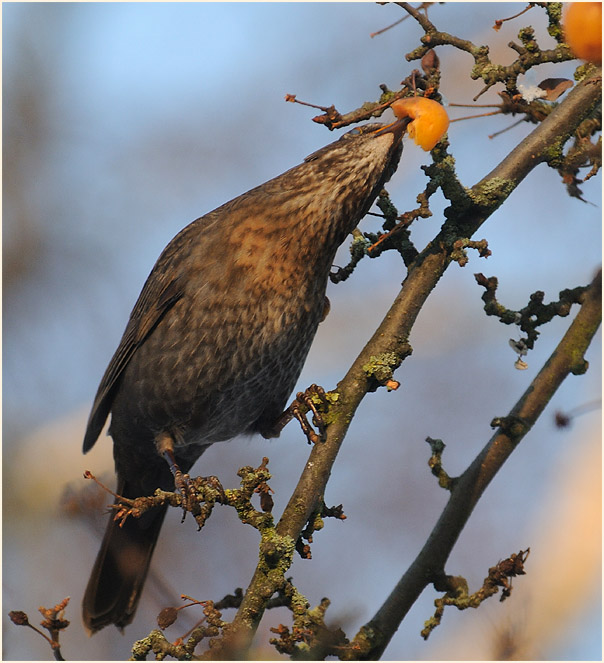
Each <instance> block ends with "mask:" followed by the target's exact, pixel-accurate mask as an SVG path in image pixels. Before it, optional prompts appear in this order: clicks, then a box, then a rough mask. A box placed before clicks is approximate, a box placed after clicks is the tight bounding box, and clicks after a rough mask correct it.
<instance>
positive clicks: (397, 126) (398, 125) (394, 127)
mask: <svg viewBox="0 0 604 663" xmlns="http://www.w3.org/2000/svg"><path fill="white" fill-rule="evenodd" d="M412 120H413V118H411V117H408V116H407V117H402V118H401V119H400V120H395V121H394V122H391V123H390V124H386V125H384V126H383V127H381V128H380V129H377V131H375V132H374V136H381V135H382V134H394V142H395V143H399V142H400V141H401V140H402V139H403V136H404V134H405V131H406V130H407V125H408V124H409V123H410V122H412Z"/></svg>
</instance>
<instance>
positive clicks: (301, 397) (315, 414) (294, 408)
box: [275, 384, 327, 444]
mask: <svg viewBox="0 0 604 663" xmlns="http://www.w3.org/2000/svg"><path fill="white" fill-rule="evenodd" d="M326 402H327V399H326V396H325V390H324V389H323V387H320V386H319V385H316V384H311V385H310V387H308V389H307V390H306V391H299V392H298V393H297V394H296V398H295V399H294V400H293V401H292V403H291V405H290V406H289V407H288V408H287V409H286V410H285V412H284V413H283V414H282V415H281V416H280V417H279V419H278V421H277V425H276V427H275V428H277V427H279V428H278V429H279V432H280V431H281V429H282V428H283V427H284V426H285V424H287V423H288V422H289V421H291V420H292V419H297V420H298V422H299V424H300V427H301V428H302V432H303V433H304V435H306V439H307V440H308V443H309V444H316V443H317V442H322V441H323V440H324V438H325V429H326V426H325V421H324V419H323V415H322V414H321V412H320V408H321V406H322V405H323V404H325V403H326ZM308 412H312V423H313V424H314V425H315V426H316V428H317V431H318V433H317V432H315V430H314V429H313V427H312V426H311V424H310V423H309V422H308V419H307V418H306V415H307V413H308Z"/></svg>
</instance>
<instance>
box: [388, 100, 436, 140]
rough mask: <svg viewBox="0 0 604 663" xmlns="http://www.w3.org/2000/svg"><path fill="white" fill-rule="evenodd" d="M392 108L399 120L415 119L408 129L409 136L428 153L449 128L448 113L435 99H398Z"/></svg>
mask: <svg viewBox="0 0 604 663" xmlns="http://www.w3.org/2000/svg"><path fill="white" fill-rule="evenodd" d="M391 108H392V110H393V111H394V114H395V115H396V117H398V118H399V119H401V118H403V117H411V118H413V121H412V122H410V123H409V126H408V127H407V131H408V133H409V136H411V138H413V140H414V141H415V142H416V143H417V145H419V146H420V147H422V148H423V149H424V150H426V151H427V152H428V151H429V150H431V149H432V148H433V147H434V146H435V145H436V143H438V141H439V140H440V139H441V138H442V137H443V136H444V134H445V132H446V131H447V129H448V128H449V116H448V115H447V111H446V110H445V109H444V108H443V107H442V106H441V105H440V104H439V103H438V102H437V101H434V100H433V99H426V98H425V97H408V98H407V99H397V100H396V101H394V102H393V103H392V105H391Z"/></svg>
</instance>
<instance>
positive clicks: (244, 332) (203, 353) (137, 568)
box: [82, 118, 410, 635]
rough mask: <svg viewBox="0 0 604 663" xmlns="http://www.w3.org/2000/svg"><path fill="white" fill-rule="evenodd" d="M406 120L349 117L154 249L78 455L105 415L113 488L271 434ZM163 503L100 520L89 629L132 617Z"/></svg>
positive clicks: (147, 484)
mask: <svg viewBox="0 0 604 663" xmlns="http://www.w3.org/2000/svg"><path fill="white" fill-rule="evenodd" d="M409 121H410V118H404V119H399V120H397V121H395V122H393V123H391V124H382V123H375V122H371V123H368V124H364V125H359V126H357V127H356V128H354V129H352V130H351V131H348V132H347V133H345V134H343V135H342V136H341V137H340V138H339V139H338V140H336V141H335V142H332V143H330V144H328V145H326V146H325V147H323V148H321V149H319V150H318V151H316V152H314V153H313V154H311V155H310V156H308V157H306V159H304V161H303V163H301V164H300V165H298V166H295V167H293V168H291V169H290V170H288V171H286V172H285V173H283V174H282V175H279V176H278V177H275V178H274V179H271V180H269V181H268V182H265V183H264V184H261V185H260V186H257V187H255V188H253V189H251V190H250V191H248V192H247V193H244V194H242V195H241V196H238V197H237V198H234V199H233V200H231V201H230V202H227V203H225V204H224V205H222V206H220V207H218V208H217V209H215V210H213V211H211V212H209V213H208V214H205V215H204V216H202V217H200V218H198V219H196V220H195V221H193V222H192V223H190V224H189V225H188V226H186V227H185V228H184V229H183V230H181V231H180V232H179V233H178V234H177V235H176V236H175V237H174V239H172V240H171V241H170V243H169V244H168V245H167V246H166V248H165V249H164V250H163V252H162V253H161V255H160V257H159V258H158V260H157V262H156V264H155V266H154V267H153V269H152V271H151V273H150V274H149V276H148V278H147V280H146V282H145V284H144V286H143V288H142V291H141V293H140V295H139V297H138V300H137V301H136V303H135V305H134V308H133V310H132V312H131V314H130V318H129V320H128V323H127V325H126V329H125V331H124V334H123V336H122V339H121V341H120V343H119V345H118V347H117V350H116V351H115V353H114V355H113V357H112V358H111V361H110V362H109V365H108V367H107V369H106V371H105V373H104V375H103V377H102V379H101V382H100V385H99V387H98V391H97V393H96V396H95V399H94V402H93V405H92V410H91V412H90V416H89V419H88V423H87V427H86V431H85V436H84V443H83V451H84V453H86V452H88V451H89V450H90V449H91V448H92V446H93V445H94V444H95V442H96V441H97V439H98V437H99V435H100V433H101V431H102V429H103V428H104V426H105V423H106V420H107V418H108V417H109V415H110V416H111V421H110V425H109V429H108V433H109V435H110V436H111V438H112V440H113V456H114V461H115V470H116V473H117V493H118V495H120V496H122V497H125V498H129V499H134V498H137V497H140V496H147V495H153V493H154V491H155V490H156V489H157V488H161V489H163V490H174V487H175V479H174V472H175V469H177V470H179V471H181V472H185V473H186V472H188V471H189V470H190V469H191V467H192V466H193V464H194V463H195V462H196V461H197V459H198V458H199V457H200V456H201V455H202V454H203V452H204V451H205V450H206V449H207V448H208V447H209V446H210V445H211V444H214V443H216V442H220V441H223V440H229V439H232V438H234V437H236V436H237V435H241V434H254V433H260V434H261V435H263V436H264V437H275V436H278V433H279V430H278V428H279V426H278V422H279V420H280V416H281V415H282V414H283V412H284V409H285V407H286V403H287V399H288V397H289V395H290V394H291V392H292V390H293V388H294V386H295V384H296V382H297V380H298V377H299V375H300V372H301V370H302V367H303V364H304V362H305V360H306V356H307V354H308V352H309V349H310V346H311V343H312V340H313V338H314V336H315V333H316V331H317V327H318V325H319V323H320V321H321V319H322V317H323V313H324V308H325V301H326V297H325V292H326V288H327V283H328V279H329V274H330V270H331V268H332V263H333V260H334V257H335V253H336V251H337V249H338V247H339V246H340V245H341V244H342V243H343V242H344V240H345V239H346V236H347V235H348V234H349V233H351V232H352V231H353V230H354V229H355V228H356V227H357V225H358V223H359V222H360V220H361V218H362V217H363V216H364V215H365V214H366V213H367V212H368V211H369V209H370V207H371V205H372V204H373V202H374V201H375V199H376V197H377V195H378V194H379V192H380V191H381V190H382V188H383V186H384V184H385V183H386V182H387V181H388V180H389V179H390V178H391V176H392V175H393V173H394V172H395V170H396V169H397V166H398V163H399V160H400V158H401V154H402V149H403V145H402V138H403V135H404V134H405V130H406V128H407V125H408V123H409ZM165 514H166V507H155V508H154V509H152V510H150V511H148V512H147V513H145V514H144V515H143V516H142V517H141V518H133V517H129V518H127V519H126V520H125V521H124V522H121V523H120V522H118V521H116V520H115V519H114V518H113V517H110V518H109V523H108V525H107V529H106V532H105V535H104V538H103V541H102V544H101V548H100V550H99V553H98V555H97V558H96V561H95V563H94V566H93V569H92V573H91V576H90V579H89V581H88V584H87V587H86V590H85V593H84V597H83V601H82V617H83V622H84V626H85V628H86V630H87V631H88V633H89V634H90V635H92V634H93V633H95V632H97V631H99V630H100V629H102V628H104V627H105V626H107V625H110V624H114V625H115V626H117V627H118V628H119V629H121V630H123V628H124V627H125V626H126V625H128V624H129V623H130V622H131V621H132V620H133V618H134V614H135V612H136V608H137V605H138V602H139V599H140V596H141V592H142V589H143V585H144V583H145V579H146V577H147V573H148V570H149V565H150V563H151V558H152V555H153V550H154V548H155V545H156V542H157V539H158V536H159V533H160V529H161V526H162V522H163V520H164V516H165Z"/></svg>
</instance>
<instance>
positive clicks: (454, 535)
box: [353, 270, 602, 660]
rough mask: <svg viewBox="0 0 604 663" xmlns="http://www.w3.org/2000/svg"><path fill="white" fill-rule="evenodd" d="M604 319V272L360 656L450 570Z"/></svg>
mask: <svg viewBox="0 0 604 663" xmlns="http://www.w3.org/2000/svg"><path fill="white" fill-rule="evenodd" d="M601 319H602V272H601V270H600V271H599V272H598V274H597V275H596V277H595V278H594V279H593V281H592V283H591V284H590V286H589V287H588V289H587V290H586V291H585V293H584V295H583V297H582V301H581V309H580V310H579V312H578V313H577V315H576V317H575V319H574V320H573V322H572V323H571V325H570V327H569V328H568V330H567V332H566V334H565V335H564V337H563V338H562V340H561V341H560V343H559V344H558V346H557V348H556V349H555V350H554V352H553V354H552V355H551V356H550V358H549V359H548V361H547V362H546V363H545V365H544V366H543V368H542V369H541V371H540V372H539V374H538V375H537V376H536V377H535V379H534V380H533V381H532V383H531V384H530V386H529V387H528V389H527V390H526V391H525V393H524V394H523V395H522V397H521V398H520V399H519V400H518V402H517V403H516V405H515V406H514V407H513V408H512V410H511V411H510V412H509V414H508V415H507V416H506V417H501V418H498V419H496V420H494V421H493V422H492V425H495V426H496V427H497V431H496V432H495V434H494V435H493V437H492V438H491V439H490V440H489V442H488V443H487V445H486V446H485V447H484V449H483V450H482V451H481V452H480V453H479V454H478V456H477V457H476V458H475V459H474V461H473V462H472V464H471V465H470V466H469V467H468V469H467V470H466V471H465V472H464V473H463V474H462V475H461V476H460V477H457V479H456V480H455V483H454V486H453V489H452V491H451V496H450V498H449V501H448V503H447V506H446V507H445V509H444V510H443V512H442V514H441V516H440V518H439V519H438V522H437V523H436V525H435V527H434V529H433V530H432V532H431V534H430V536H429V537H428V540H427V542H426V544H425V545H424V547H423V548H422V550H421V551H420V553H419V554H418V556H417V557H416V558H415V560H414V561H413V563H412V564H411V566H410V567H409V568H408V570H407V571H406V573H405V574H404V575H403V577H402V578H401V579H400V581H399V582H398V583H397V585H396V586H395V588H394V590H393V591H392V593H391V594H390V596H389V597H388V598H387V599H386V601H385V602H384V603H383V605H382V606H381V607H380V609H379V610H378V611H377V613H376V614H375V616H374V617H373V619H371V621H370V622H368V624H366V625H365V626H364V627H363V628H362V629H361V630H360V632H359V633H358V634H357V636H356V637H355V639H354V640H353V642H355V643H356V644H357V646H358V648H359V657H360V658H362V659H364V660H368V659H377V658H379V657H380V656H381V654H382V652H383V651H384V649H385V648H386V646H387V645H388V642H389V641H390V639H391V638H392V636H393V635H394V633H395V632H396V630H397V628H398V626H399V624H400V623H401V621H402V620H403V618H404V616H405V615H406V614H407V612H408V611H409V609H410V608H411V606H412V605H413V604H414V603H415V601H416V600H417V598H418V597H419V595H420V594H421V593H422V591H423V590H424V589H425V587H426V586H427V585H428V584H429V583H431V582H432V583H438V582H439V581H441V580H442V577H443V576H444V575H445V564H446V562H447V559H448V557H449V555H450V553H451V550H452V549H453V546H454V545H455V543H456V541H457V539H458V537H459V535H460V534H461V531H462V530H463V528H464V526H465V524H466V522H467V521H468V518H469V517H470V514H471V513H472V511H473V509H474V507H475V506H476V504H477V502H478V500H479V499H480V497H481V496H482V494H483V493H484V491H485V489H486V488H487V486H488V485H489V483H490V482H491V480H492V479H493V477H494V476H495V475H496V474H497V472H498V471H499V470H500V469H501V467H502V466H503V464H504V463H505V461H506V460H507V459H508V458H509V456H510V455H511V453H512V452H513V451H514V449H515V448H516V447H517V445H518V444H519V443H520V442H521V440H522V439H523V438H524V436H525V435H526V434H527V433H528V432H529V431H530V429H531V428H532V426H533V425H534V423H535V422H536V421H537V419H538V418H539V416H540V414H541V413H542V412H543V410H544V408H545V407H546V405H547V404H548V403H549V401H550V399H551V397H552V396H553V394H554V393H555V391H556V390H557V389H558V387H559V386H560V385H561V384H562V382H563V381H564V380H565V378H566V377H568V375H569V374H573V375H578V374H581V373H583V372H585V370H586V361H585V352H586V350H587V348H588V346H589V344H590V342H591V340H592V338H593V336H594V334H595V333H596V331H597V330H598V328H599V326H600V323H601Z"/></svg>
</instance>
